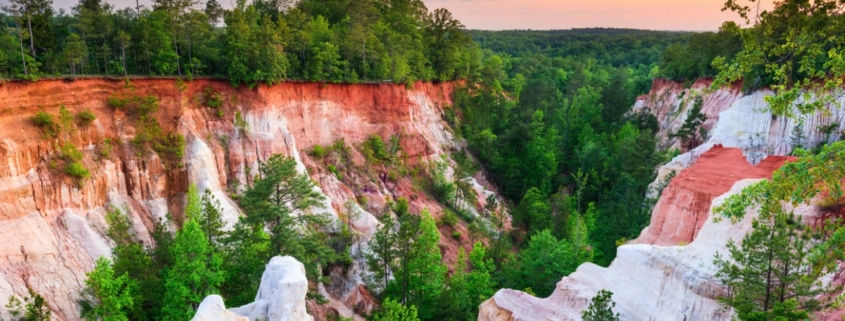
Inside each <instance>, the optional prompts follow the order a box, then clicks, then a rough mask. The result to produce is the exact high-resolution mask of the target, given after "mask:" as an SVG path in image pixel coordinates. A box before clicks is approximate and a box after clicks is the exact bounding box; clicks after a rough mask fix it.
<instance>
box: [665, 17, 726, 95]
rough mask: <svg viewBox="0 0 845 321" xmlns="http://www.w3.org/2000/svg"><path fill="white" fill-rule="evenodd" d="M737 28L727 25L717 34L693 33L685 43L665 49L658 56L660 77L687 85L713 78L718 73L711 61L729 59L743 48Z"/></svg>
mask: <svg viewBox="0 0 845 321" xmlns="http://www.w3.org/2000/svg"><path fill="white" fill-rule="evenodd" d="M736 29H737V26H736V24H735V23H733V22H726V23H725V24H724V25H722V27H721V28H719V32H716V33H714V32H701V33H693V34H692V35H691V36H690V37H689V39H688V40H687V42H686V44H681V43H675V44H672V45H670V46H668V47H666V49H665V50H664V51H663V53H662V55H661V57H660V75H661V76H662V77H667V78H671V79H674V80H686V81H688V82H692V81H695V80H696V79H699V78H704V77H713V76H716V74H717V73H718V70H716V69H715V68H714V67H713V65H712V62H713V60H714V59H716V58H717V57H722V58H720V59H725V58H726V59H732V58H733V57H734V56H735V55H736V54H737V53H738V52H739V51H740V50H741V49H742V39H741V37H740V36H739V35H738V34H736V33H735V30H736Z"/></svg>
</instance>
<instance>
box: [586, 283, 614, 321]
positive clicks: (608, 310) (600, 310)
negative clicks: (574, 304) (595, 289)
mask: <svg viewBox="0 0 845 321" xmlns="http://www.w3.org/2000/svg"><path fill="white" fill-rule="evenodd" d="M612 296H613V292H610V291H608V290H604V289H602V290H600V291H599V293H598V294H596V296H594V297H593V299H592V300H590V307H588V308H587V310H584V312H583V313H581V317H582V318H584V321H619V320H620V318H619V313H616V314H614V313H613V308H614V307H616V302H613V299H612V298H611V297H612Z"/></svg>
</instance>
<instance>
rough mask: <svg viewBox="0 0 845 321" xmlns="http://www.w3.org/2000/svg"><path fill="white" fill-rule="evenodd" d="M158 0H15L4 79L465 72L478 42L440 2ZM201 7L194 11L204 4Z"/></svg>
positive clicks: (268, 79)
mask: <svg viewBox="0 0 845 321" xmlns="http://www.w3.org/2000/svg"><path fill="white" fill-rule="evenodd" d="M283 5H284V2H283V1H278V0H258V1H254V2H251V3H246V2H245V1H238V2H237V3H236V6H235V8H233V9H231V10H224V9H223V8H222V7H221V6H220V4H219V3H218V2H217V1H216V0H210V1H208V2H205V3H200V2H199V1H193V0H192V1H174V0H155V1H153V6H152V8H147V7H138V8H114V6H112V5H110V4H108V3H107V2H105V1H102V0H82V1H80V2H79V3H78V4H77V5H75V6H74V7H73V9H72V10H71V12H65V11H64V10H58V11H57V10H55V9H54V8H53V7H52V1H50V0H12V1H10V5H8V6H4V7H3V11H4V12H5V13H4V14H2V15H0V28H2V29H0V78H22V79H37V78H38V77H43V76H51V75H52V76H56V75H113V76H115V75H120V76H125V75H159V76H162V75H165V76H185V77H192V76H200V75H203V76H219V77H225V78H227V79H229V80H230V81H231V82H232V83H233V84H239V83H247V84H255V83H258V82H265V83H268V84H272V83H277V82H279V81H283V80H286V79H300V80H309V81H331V82H341V81H343V82H359V81H384V80H387V81H393V82H399V83H412V82H413V81H415V80H424V81H429V80H451V79H459V78H466V77H467V76H468V73H469V72H470V70H471V68H473V66H474V65H473V62H475V61H478V57H477V55H478V54H479V53H478V51H477V47H475V46H474V45H473V44H472V42H471V40H470V38H469V37H468V36H466V34H465V33H463V32H462V31H461V29H463V25H461V24H460V22H459V21H458V20H456V19H455V18H453V17H452V15H451V13H450V12H449V11H447V10H445V9H438V10H434V11H432V12H429V11H428V10H427V9H426V7H425V6H424V5H423V3H422V2H421V1H415V0H391V1H318V0H304V1H301V2H299V3H298V4H297V6H296V7H294V8H291V9H290V10H284V11H283V10H281V9H282V8H283ZM201 7H203V8H204V9H202V10H199V9H197V8H201Z"/></svg>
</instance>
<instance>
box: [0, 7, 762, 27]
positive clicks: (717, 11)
mask: <svg viewBox="0 0 845 321" xmlns="http://www.w3.org/2000/svg"><path fill="white" fill-rule="evenodd" d="M53 1H54V4H55V5H56V6H58V7H61V8H70V7H71V6H73V5H74V4H76V3H77V2H78V0H53ZM107 1H108V2H109V3H112V4H114V5H115V7H117V8H125V7H129V6H133V7H134V5H135V0H107ZM138 1H139V2H140V4H142V5H149V4H150V0H138ZM5 2H8V0H0V3H5ZM229 2H234V0H220V3H221V4H223V5H224V6H227V5H228V4H229ZM423 2H425V4H426V6H427V7H428V8H429V9H430V10H434V9H436V8H447V9H449V11H451V12H452V14H453V16H454V17H455V18H457V19H458V20H460V21H461V22H463V24H464V25H465V26H466V27H467V28H468V29H484V30H507V29H535V30H538V29H541V30H542V29H570V28H592V27H613V28H636V29H652V30H685V31H715V30H717V29H719V26H720V25H722V22H724V21H726V20H734V21H738V16H737V15H736V14H734V13H733V12H722V11H721V8H722V5H723V4H724V3H725V0H423ZM764 2H766V1H764ZM227 7H229V6H227Z"/></svg>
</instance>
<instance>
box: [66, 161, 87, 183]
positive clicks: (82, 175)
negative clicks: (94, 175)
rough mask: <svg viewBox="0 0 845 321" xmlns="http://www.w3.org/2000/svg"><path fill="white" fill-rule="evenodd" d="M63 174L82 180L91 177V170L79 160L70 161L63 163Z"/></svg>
mask: <svg viewBox="0 0 845 321" xmlns="http://www.w3.org/2000/svg"><path fill="white" fill-rule="evenodd" d="M65 174H67V175H68V176H70V177H72V178H74V179H76V180H83V179H86V178H89V177H91V172H89V171H88V169H87V168H85V166H83V165H82V163H80V162H71V163H68V164H67V165H65Z"/></svg>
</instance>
